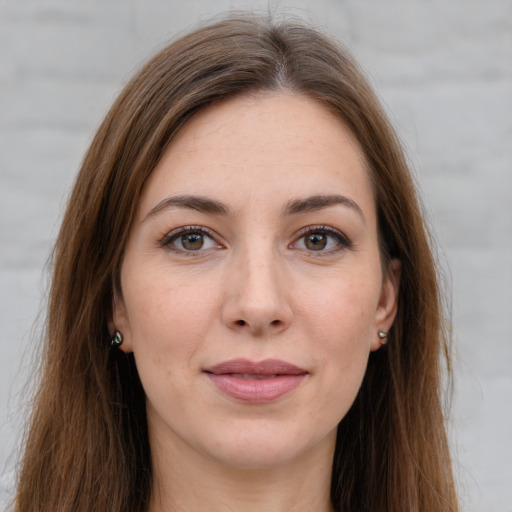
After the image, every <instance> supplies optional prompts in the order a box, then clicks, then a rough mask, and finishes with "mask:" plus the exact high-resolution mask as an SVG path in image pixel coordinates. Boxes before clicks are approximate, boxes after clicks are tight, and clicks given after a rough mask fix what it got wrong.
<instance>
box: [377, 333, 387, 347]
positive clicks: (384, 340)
mask: <svg viewBox="0 0 512 512" xmlns="http://www.w3.org/2000/svg"><path fill="white" fill-rule="evenodd" d="M377 334H378V335H379V338H380V343H381V344H382V345H385V344H386V343H387V342H388V333H387V332H384V331H379V332H378V333H377Z"/></svg>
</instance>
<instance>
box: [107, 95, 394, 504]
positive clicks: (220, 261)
mask: <svg viewBox="0 0 512 512" xmlns="http://www.w3.org/2000/svg"><path fill="white" fill-rule="evenodd" d="M184 196H194V197H197V196H199V197H201V198H207V199H208V200H210V201H215V202H217V203H222V205H223V209H224V210H225V211H223V212H220V211H212V208H209V209H208V208H206V206H208V205H206V206H205V203H204V201H203V202H201V201H199V202H197V201H196V202H193V201H192V202H191V201H190V200H189V199H186V200H185V201H184V200H183V197H184ZM312 196H315V198H316V199H314V200H311V199H310V200H309V202H308V201H303V200H305V199H307V198H311V197H312ZM334 196H336V201H334V202H333V201H332V199H333V197H334ZM176 197H180V198H181V199H180V201H178V203H180V204H176V201H175V200H174V202H173V199H171V200H169V198H176ZM326 197H327V200H325V198H326ZM319 198H322V200H320V199H319ZM340 198H342V199H341V200H340ZM343 198H345V199H343ZM301 201H302V202H301ZM340 201H341V202H340ZM325 203H327V204H325ZM210 206H212V205H210ZM214 206H215V205H214ZM205 208H206V210H205ZM190 226H192V228H191V229H189V231H188V234H185V235H184V234H183V232H177V230H179V229H180V228H184V227H185V228H187V227H190ZM304 228H307V229H308V230H309V231H308V232H307V233H305V232H304ZM202 230H204V231H202ZM308 237H309V238H308ZM201 244H202V245H201ZM324 244H325V245H324ZM191 247H192V248H193V249H192V250H191V249H190V248H191ZM198 247H199V248H198ZM121 287H122V296H118V297H116V298H115V300H114V307H113V317H112V319H111V329H112V330H114V329H118V330H120V331H121V332H122V333H123V336H124V343H123V345H122V347H121V349H122V350H124V351H125V352H134V356H135V360H136V363H137V367H138V370H139V373H140V378H141V381H142V384H143V386H144V390H145V392H146V396H147V414H148V427H149V435H150V446H151V451H152V457H153V464H154V468H153V469H154V481H155V483H154V489H153V495H152V503H151V507H150V509H151V510H152V511H153V512H154V511H163V510H206V509H207V510H211V511H214V510H248V511H250V510H258V511H265V510H272V511H274V512H275V511H280V510H282V511H285V510H286V511H291V510H304V511H311V510H318V511H322V510H324V511H328V510H331V505H330V502H329V488H330V478H331V465H332V457H333V452H334V444H335V438H336V426H337V425H338V423H339V421H340V420H341V419H342V418H343V417H344V415H345V414H346V412H347V411H348V409H349V408H350V406H351V404H352V403H353V401H354V399H355V396H356V394H357V391H358V389H359V387H360V385H361V381H362V379H363V376H364V373H365V369H366V365H367V361H368V356H369V353H370V351H372V350H377V349H379V348H380V341H379V338H378V334H377V333H378V331H379V330H383V331H388V330H389V328H390V327H391V324H392V322H393V319H394V317H395V313H396V302H397V293H398V291H397V290H398V269H397V265H396V264H394V265H392V267H391V269H390V271H389V272H387V273H386V276H383V273H382V265H381V261H380V254H379V247H378V239H377V220H376V207H375V201H374V196H373V191H372V187H371V183H370V180H369V177H368V173H367V170H366V166H365V161H364V157H363V155H362V151H361V149H360V147H359V145H358V143H357V141H356V140H355V138H354V136H353V135H352V134H351V132H350V131H349V130H348V129H347V127H346V126H345V125H344V124H343V123H342V122H341V121H340V120H339V119H338V118H336V117H335V116H334V115H333V114H331V113H330V112H329V111H328V110H326V108H325V107H324V106H322V105H320V104H318V103H317V102H315V101H313V100H312V99H309V98H306V97H304V96H301V95H298V94H295V93H288V92H281V93H265V94H256V95H251V96H243V97H237V98H234V99H230V100H228V101H226V102H223V103H220V104H217V105H214V106H211V107H209V108H207V109H205V110H203V111H201V112H199V113H198V114H197V115H196V116H195V117H194V118H193V119H192V120H191V121H189V122H188V123H187V125H186V126H185V127H184V128H183V129H182V130H181V131H180V133H179V134H178V135H177V136H176V137H175V138H174V139H173V141H172V142H171V144H170V145H169V147H168V148H167V150H166V152H165V153H164V155H163V157H162V159H161V160H160V162H159V164H158V165H157V167H156V168H155V170H154V171H153V173H152V174H151V176H150V178H149V180H148V181H147V183H146V185H145V188H144V190H143V193H142V197H141V200H140V204H139V205H138V213H137V216H136V220H135V222H134V224H133V226H132V228H131V234H130V237H129V241H128V243H127V247H126V251H125V255H124V260H123V264H122V269H121ZM233 358H245V359H249V360H251V361H262V360H265V359H268V358H272V359H280V360H284V361H287V362H289V363H292V364H294V365H296V366H298V367H300V368H302V369H304V370H305V371H306V372H307V375H306V377H305V378H304V379H303V380H302V381H301V383H300V384H299V385H298V387H297V388H295V389H293V390H292V391H291V392H290V393H287V394H285V395H284V396H282V397H280V398H278V399H277V400H273V401H270V402H269V403H263V404H261V403H258V404H253V403H246V402H244V401H241V400H237V399H235V398H233V397H231V396H228V395H226V394H225V393H223V392H221V391H220V390H219V389H218V388H217V387H216V386H215V385H214V384H213V383H212V381H211V380H210V379H209V378H208V376H207V374H206V373H205V371H204V370H205V368H208V367H211V366H212V365H215V364H218V363H221V362H223V361H227V360H231V359H233ZM177 461H179V462H177ZM198 486H200V492H198Z"/></svg>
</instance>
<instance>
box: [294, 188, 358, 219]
mask: <svg viewBox="0 0 512 512" xmlns="http://www.w3.org/2000/svg"><path fill="white" fill-rule="evenodd" d="M337 204H341V205H343V206H347V207H348V208H351V209H352V210H354V211H355V212H357V213H358V214H359V215H360V216H361V218H362V219H363V221H364V222H366V219H365V217H364V214H363V210H361V207H360V206H359V205H358V204H357V203H356V202H355V201H354V200H352V199H350V198H349V197H347V196H343V195H340V194H329V195H324V194H320V195H315V196H310V197H305V198H303V199H292V200H291V201H289V202H288V204H287V205H286V208H285V214H287V215H292V214H297V213H304V212H310V211H316V210H322V209H324V208H328V207H329V206H334V205H337Z"/></svg>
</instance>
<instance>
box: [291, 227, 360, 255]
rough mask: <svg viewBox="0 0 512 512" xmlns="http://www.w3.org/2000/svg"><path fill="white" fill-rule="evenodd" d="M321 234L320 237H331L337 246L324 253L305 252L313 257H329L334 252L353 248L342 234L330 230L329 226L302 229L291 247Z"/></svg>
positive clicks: (350, 242) (335, 230) (332, 229)
mask: <svg viewBox="0 0 512 512" xmlns="http://www.w3.org/2000/svg"><path fill="white" fill-rule="evenodd" d="M317 233H318V234H321V235H327V236H331V237H333V238H334V239H335V240H336V242H337V245H336V246H335V247H333V248H331V249H328V250H326V251H313V250H307V249H304V250H306V251H308V252H309V253H310V254H314V255H315V256H323V255H329V254H332V253H334V252H337V251H340V250H343V249H351V248H353V246H354V245H353V243H352V241H351V240H350V239H349V238H348V237H347V236H346V235H344V234H343V233H341V232H340V231H338V230H337V229H334V228H331V227H330V226H323V225H320V226H306V227H305V228H302V229H301V230H300V231H299V233H298V235H299V236H298V237H297V238H296V239H295V241H294V242H293V243H292V244H291V245H295V244H297V242H298V241H299V240H301V239H304V238H305V237H306V236H308V235H312V234H317Z"/></svg>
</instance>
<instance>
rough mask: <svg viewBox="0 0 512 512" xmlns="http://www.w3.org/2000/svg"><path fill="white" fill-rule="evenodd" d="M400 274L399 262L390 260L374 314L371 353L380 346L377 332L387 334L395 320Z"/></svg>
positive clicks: (400, 265) (400, 264)
mask: <svg viewBox="0 0 512 512" xmlns="http://www.w3.org/2000/svg"><path fill="white" fill-rule="evenodd" d="M401 273H402V263H401V261H400V260H398V259H393V260H391V262H390V263H389V267H388V269H387V272H386V275H385V276H384V279H383V281H382V288H381V292H380V297H379V303H378V305H377V311H376V314H375V333H374V337H373V338H372V341H371V346H370V350H372V351H375V350H378V349H379V348H380V347H381V345H382V342H381V340H380V338H379V335H378V332H379V331H384V332H389V330H390V329H391V326H392V325H393V322H394V320H395V317H396V312H397V307H398V293H399V290H400V276H401Z"/></svg>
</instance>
